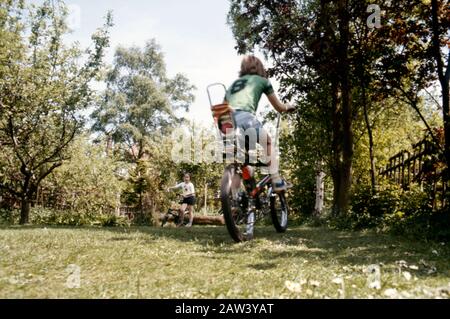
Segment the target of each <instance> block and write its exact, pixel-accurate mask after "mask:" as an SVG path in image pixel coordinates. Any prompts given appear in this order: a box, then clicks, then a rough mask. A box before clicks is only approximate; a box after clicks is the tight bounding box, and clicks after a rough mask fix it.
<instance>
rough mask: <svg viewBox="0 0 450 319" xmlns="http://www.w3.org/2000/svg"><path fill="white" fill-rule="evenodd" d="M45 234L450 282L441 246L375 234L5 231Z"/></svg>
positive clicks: (218, 229)
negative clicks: (96, 235)
mask: <svg viewBox="0 0 450 319" xmlns="http://www.w3.org/2000/svg"><path fill="white" fill-rule="evenodd" d="M43 228H47V229H52V230H54V229H56V230H71V231H77V230H82V231H86V230H89V231H93V232H97V231H100V232H111V233H112V234H113V236H112V237H110V238H108V239H107V240H112V241H127V240H132V238H131V237H130V236H129V235H130V234H142V235H144V237H148V240H149V243H150V242H153V241H154V240H155V239H156V240H157V239H165V240H174V241H179V242H180V244H182V243H193V244H195V245H197V246H200V247H201V248H200V249H201V251H205V252H212V253H214V255H213V256H211V258H216V259H221V258H226V257H227V254H248V253H249V252H253V251H254V250H255V249H257V252H258V255H259V256H261V257H262V258H263V259H264V260H266V262H262V263H261V262H260V263H258V264H250V265H248V267H250V268H253V269H256V270H267V269H271V268H275V267H277V263H278V262H279V261H280V259H288V258H290V259H292V258H293V259H294V260H296V259H297V260H298V259H300V258H302V259H304V260H310V259H315V260H320V262H322V263H323V265H324V266H326V265H335V264H339V265H342V266H366V265H369V264H382V265H389V266H395V265H396V262H398V261H400V260H403V261H405V262H406V263H407V264H409V265H420V264H421V263H423V262H425V263H428V264H430V265H433V267H436V268H437V269H438V270H439V274H440V275H445V276H448V277H450V262H449V260H450V249H449V247H448V244H447V245H441V244H439V243H435V242H433V243H426V242H419V241H417V242H414V241H411V240H408V239H405V238H402V237H395V236H391V235H385V234H377V233H375V232H371V231H365V232H343V231H335V230H330V229H327V228H323V227H320V228H310V227H294V228H292V229H289V230H288V231H287V232H286V233H284V234H278V233H276V232H275V230H274V229H273V227H269V226H264V227H257V228H256V232H255V240H254V241H251V242H246V243H240V244H235V243H234V242H233V241H232V240H231V238H230V236H229V235H228V233H227V230H226V228H225V227H224V226H194V227H193V228H181V229H180V228H172V227H164V228H161V227H130V228H119V227H116V228H115V227H103V228H101V227H55V226H0V231H2V230H15V231H16V230H17V231H21V230H40V229H43ZM428 270H429V269H427V267H426V266H424V267H422V266H421V267H420V269H419V270H418V271H416V272H415V275H416V276H427V277H428V276H434V275H435V274H433V273H429V271H428Z"/></svg>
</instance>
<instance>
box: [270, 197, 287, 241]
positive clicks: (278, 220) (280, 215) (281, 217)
mask: <svg viewBox="0 0 450 319" xmlns="http://www.w3.org/2000/svg"><path fill="white" fill-rule="evenodd" d="M288 214H289V207H288V205H287V201H286V196H285V193H284V192H283V193H279V194H276V193H274V194H272V196H270V216H271V217H272V222H273V226H274V227H275V229H276V230H277V232H279V233H284V232H285V231H286V229H287V226H288Z"/></svg>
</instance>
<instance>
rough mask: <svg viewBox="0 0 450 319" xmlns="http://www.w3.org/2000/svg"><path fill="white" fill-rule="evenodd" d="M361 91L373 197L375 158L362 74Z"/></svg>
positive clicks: (374, 190)
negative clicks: (367, 138) (367, 137)
mask: <svg viewBox="0 0 450 319" xmlns="http://www.w3.org/2000/svg"><path fill="white" fill-rule="evenodd" d="M361 90H362V103H363V108H364V121H365V122H366V127H367V134H368V136H369V156H370V181H371V186H372V195H375V193H376V190H377V181H376V177H375V156H374V151H373V149H374V143H373V133H372V126H371V125H370V120H369V111H368V109H367V97H366V87H365V83H364V74H362V77H361Z"/></svg>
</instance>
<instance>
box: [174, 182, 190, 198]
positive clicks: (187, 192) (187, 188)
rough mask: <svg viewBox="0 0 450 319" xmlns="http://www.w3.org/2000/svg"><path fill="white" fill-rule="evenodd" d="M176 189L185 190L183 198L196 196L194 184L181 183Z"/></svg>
mask: <svg viewBox="0 0 450 319" xmlns="http://www.w3.org/2000/svg"><path fill="white" fill-rule="evenodd" d="M174 188H175V189H182V190H183V197H185V198H186V197H190V196H194V195H195V188H194V184H192V183H184V182H183V183H180V184H178V185H177V186H175V187H174Z"/></svg>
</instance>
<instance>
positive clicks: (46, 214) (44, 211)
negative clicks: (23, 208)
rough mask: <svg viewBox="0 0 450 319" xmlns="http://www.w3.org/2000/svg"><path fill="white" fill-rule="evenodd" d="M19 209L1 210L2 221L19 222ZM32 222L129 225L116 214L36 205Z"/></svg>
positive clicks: (32, 214)
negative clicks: (56, 208) (55, 208)
mask: <svg viewBox="0 0 450 319" xmlns="http://www.w3.org/2000/svg"><path fill="white" fill-rule="evenodd" d="M19 218H20V212H19V211H18V210H13V211H8V210H0V223H3V224H18V223H19ZM30 223H31V224H34V225H52V226H102V227H114V226H129V221H128V219H127V218H125V217H121V216H116V215H115V214H107V213H97V212H92V211H67V210H65V211H63V210H54V209H48V208H43V207H34V208H32V209H31V212H30Z"/></svg>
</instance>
